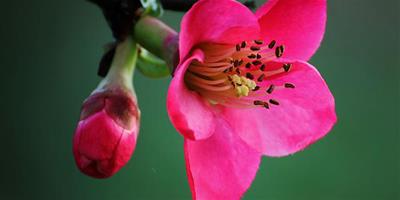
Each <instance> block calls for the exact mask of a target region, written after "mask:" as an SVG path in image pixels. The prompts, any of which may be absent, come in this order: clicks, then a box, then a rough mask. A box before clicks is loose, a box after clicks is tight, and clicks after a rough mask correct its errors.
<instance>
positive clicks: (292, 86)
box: [285, 83, 295, 88]
mask: <svg viewBox="0 0 400 200" xmlns="http://www.w3.org/2000/svg"><path fill="white" fill-rule="evenodd" d="M285 88H295V86H294V85H293V84H291V83H285Z"/></svg>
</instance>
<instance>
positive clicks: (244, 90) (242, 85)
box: [229, 74, 257, 97]
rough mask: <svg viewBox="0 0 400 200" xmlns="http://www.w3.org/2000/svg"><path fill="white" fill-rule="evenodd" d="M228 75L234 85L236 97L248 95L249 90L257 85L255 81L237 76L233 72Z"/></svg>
mask: <svg viewBox="0 0 400 200" xmlns="http://www.w3.org/2000/svg"><path fill="white" fill-rule="evenodd" d="M229 77H230V80H231V82H232V84H233V85H234V86H235V92H236V96H237V97H243V96H248V95H249V92H250V90H254V88H255V87H256V86H257V84H256V82H255V81H253V80H250V79H248V78H246V77H244V76H238V75H236V74H234V75H231V76H229Z"/></svg>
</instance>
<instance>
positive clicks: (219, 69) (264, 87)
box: [185, 40, 295, 109]
mask: <svg viewBox="0 0 400 200" xmlns="http://www.w3.org/2000/svg"><path fill="white" fill-rule="evenodd" d="M264 43H265V41H262V40H253V41H242V42H240V43H237V44H234V45H217V44H215V45H214V44H204V45H203V46H201V47H202V48H203V47H204V48H205V49H203V50H204V52H205V60H204V62H197V61H194V62H193V63H191V65H190V66H189V68H188V71H187V75H185V82H186V84H187V85H188V87H189V88H190V89H192V90H195V91H197V92H198V93H199V94H200V95H201V96H203V97H204V98H205V99H207V100H208V101H209V102H210V103H212V104H222V105H224V106H233V107H241V108H251V107H255V106H259V107H260V108H262V107H264V108H265V109H269V108H270V106H271V105H279V104H280V103H279V102H278V101H277V100H275V99H271V98H267V99H266V100H263V99H264V98H266V96H268V95H269V94H272V92H274V91H275V90H281V89H285V88H291V89H293V88H295V85H294V84H292V83H283V84H280V85H278V86H276V85H274V84H266V83H265V82H264V81H266V80H269V79H270V78H271V79H273V76H275V75H280V74H283V73H285V72H288V71H290V70H291V67H292V64H290V63H285V64H282V65H281V67H280V68H275V69H268V68H267V66H266V63H268V62H270V61H273V60H274V59H276V58H280V57H282V55H283V51H284V46H283V45H280V44H279V45H276V44H277V43H276V41H275V40H272V41H270V42H269V43H266V44H264ZM253 66H254V68H253ZM258 84H259V85H258ZM258 91H259V92H258ZM268 97H269V96H268ZM257 98H262V99H257Z"/></svg>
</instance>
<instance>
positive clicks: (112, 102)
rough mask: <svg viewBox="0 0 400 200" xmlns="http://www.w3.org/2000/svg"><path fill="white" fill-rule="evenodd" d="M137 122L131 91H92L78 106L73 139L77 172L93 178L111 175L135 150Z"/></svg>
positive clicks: (136, 109) (136, 110)
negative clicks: (78, 117) (79, 106)
mask: <svg viewBox="0 0 400 200" xmlns="http://www.w3.org/2000/svg"><path fill="white" fill-rule="evenodd" d="M139 120H140V111H139V109H138V107H137V103H136V97H135V96H134V94H133V93H132V91H131V90H123V89H119V88H118V89H105V90H103V91H95V92H94V93H93V94H92V95H91V96H89V97H88V98H87V99H86V100H85V102H84V104H83V106H82V110H81V116H80V121H79V123H78V127H77V128H76V131H75V136H74V139H73V153H74V157H75V161H76V164H77V166H78V167H79V169H80V170H81V171H82V172H83V173H85V174H87V175H89V176H92V177H95V178H106V177H110V176H112V175H113V174H115V173H116V172H117V171H118V170H119V169H120V168H121V167H122V166H124V165H125V164H126V163H127V162H128V161H129V159H130V157H131V155H132V153H133V151H134V149H135V145H136V139H137V136H138V131H139Z"/></svg>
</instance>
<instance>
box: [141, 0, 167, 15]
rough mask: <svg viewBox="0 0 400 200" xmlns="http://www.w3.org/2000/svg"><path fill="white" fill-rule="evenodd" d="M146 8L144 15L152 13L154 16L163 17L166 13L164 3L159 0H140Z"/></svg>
mask: <svg viewBox="0 0 400 200" xmlns="http://www.w3.org/2000/svg"><path fill="white" fill-rule="evenodd" d="M140 3H142V7H143V8H144V13H143V14H144V15H151V16H154V17H161V16H162V15H163V13H164V9H163V8H162V5H161V3H160V2H159V1H157V0H140Z"/></svg>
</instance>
